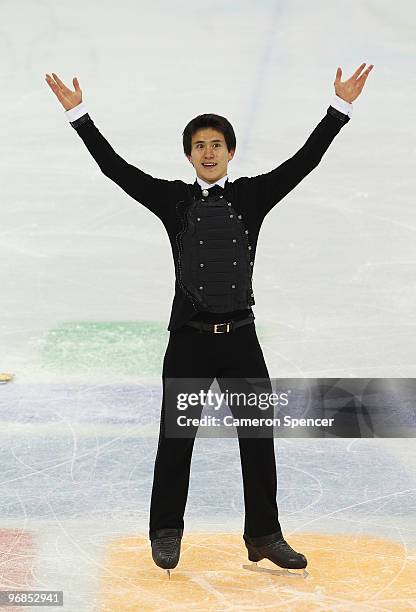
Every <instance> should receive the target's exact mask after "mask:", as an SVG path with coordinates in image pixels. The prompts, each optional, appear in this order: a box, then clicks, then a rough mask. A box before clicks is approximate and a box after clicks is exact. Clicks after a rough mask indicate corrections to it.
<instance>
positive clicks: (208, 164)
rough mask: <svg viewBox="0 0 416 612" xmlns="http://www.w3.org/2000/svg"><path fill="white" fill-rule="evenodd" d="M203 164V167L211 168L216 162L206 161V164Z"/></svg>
mask: <svg viewBox="0 0 416 612" xmlns="http://www.w3.org/2000/svg"><path fill="white" fill-rule="evenodd" d="M202 165H203V166H204V168H213V167H214V166H216V165H217V164H214V163H206V164H204V163H203V164H202Z"/></svg>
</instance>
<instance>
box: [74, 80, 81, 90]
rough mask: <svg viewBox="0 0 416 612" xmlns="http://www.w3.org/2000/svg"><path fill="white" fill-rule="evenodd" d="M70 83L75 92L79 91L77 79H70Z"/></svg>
mask: <svg viewBox="0 0 416 612" xmlns="http://www.w3.org/2000/svg"><path fill="white" fill-rule="evenodd" d="M72 83H73V85H74V88H75V91H81V87H80V86H79V83H78V79H77V77H74V78H73V79H72Z"/></svg>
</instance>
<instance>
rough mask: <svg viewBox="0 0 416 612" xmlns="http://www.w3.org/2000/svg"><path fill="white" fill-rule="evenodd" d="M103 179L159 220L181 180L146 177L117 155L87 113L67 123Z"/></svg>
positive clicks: (148, 175)
mask: <svg viewBox="0 0 416 612" xmlns="http://www.w3.org/2000/svg"><path fill="white" fill-rule="evenodd" d="M70 123H71V125H72V127H73V128H74V129H75V130H76V131H77V133H78V136H80V138H81V139H82V140H83V142H84V144H85V146H86V147H87V149H88V151H89V152H90V153H91V155H92V157H93V158H94V159H95V161H96V162H97V164H98V166H99V167H100V169H101V171H102V172H103V174H104V175H105V176H107V177H108V178H109V179H111V180H112V181H114V182H115V183H116V184H117V185H118V186H119V187H121V189H123V190H124V191H125V192H126V193H128V195H129V196H131V197H132V198H134V199H135V200H137V201H138V202H140V203H141V204H143V205H144V206H145V207H146V208H148V209H149V210H151V211H152V212H153V213H154V214H155V215H157V216H158V217H159V218H160V219H162V220H163V219H164V218H165V217H166V214H167V211H166V207H167V206H168V204H169V201H172V197H173V196H174V194H175V191H177V188H178V184H179V183H181V181H168V180H165V179H159V178H155V177H153V176H151V175H150V174H146V172H143V171H142V170H140V169H139V168H136V167H135V166H133V165H131V164H129V163H128V162H127V161H125V160H124V159H123V158H122V157H120V155H118V154H117V153H116V152H115V150H114V149H113V147H112V146H111V145H110V143H109V142H108V141H107V140H106V139H105V138H104V136H103V135H102V134H101V132H100V131H99V130H98V128H97V127H96V126H95V124H94V122H93V120H92V119H91V117H90V115H89V114H88V113H86V114H84V115H82V116H81V117H79V118H78V119H76V120H75V121H71V122H70Z"/></svg>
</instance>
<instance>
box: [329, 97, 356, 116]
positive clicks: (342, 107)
mask: <svg viewBox="0 0 416 612" xmlns="http://www.w3.org/2000/svg"><path fill="white" fill-rule="evenodd" d="M331 106H333V107H334V108H336V109H337V110H338V111H339V112H340V113H344V115H348V117H351V115H352V104H351V103H350V102H347V101H346V100H343V99H342V98H340V97H339V96H337V95H336V94H335V95H334V97H333V98H332V100H331Z"/></svg>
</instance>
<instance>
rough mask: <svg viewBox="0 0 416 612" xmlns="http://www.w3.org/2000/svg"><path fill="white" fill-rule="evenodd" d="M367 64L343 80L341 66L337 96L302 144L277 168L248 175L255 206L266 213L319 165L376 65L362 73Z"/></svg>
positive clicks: (336, 80) (337, 77)
mask: <svg viewBox="0 0 416 612" xmlns="http://www.w3.org/2000/svg"><path fill="white" fill-rule="evenodd" d="M364 66H365V64H361V66H360V67H359V68H358V69H357V70H356V71H355V72H354V74H353V75H352V76H351V77H350V78H349V79H348V80H347V81H344V82H343V81H341V75H342V70H341V68H338V69H337V73H336V77H335V81H334V87H335V96H334V98H333V100H332V102H331V105H330V106H329V107H328V109H327V112H326V115H325V116H324V118H323V119H322V120H321V121H320V122H319V123H318V125H317V126H316V127H315V129H314V130H313V132H312V134H311V135H310V136H309V138H308V139H307V141H306V142H305V144H304V145H303V147H301V148H300V149H299V151H297V153H295V155H293V157H291V158H290V159H288V160H286V161H285V162H283V163H282V164H281V165H280V166H278V167H277V168H275V169H274V170H271V171H270V172H267V173H265V174H260V175H258V176H255V177H252V178H250V179H248V185H247V186H248V188H250V187H252V188H253V189H254V190H255V193H256V194H257V196H258V199H257V202H256V207H258V209H259V211H261V212H262V213H263V214H264V215H266V214H267V213H268V212H269V211H270V210H271V209H272V208H273V206H275V204H277V203H278V202H279V201H280V200H281V199H282V198H284V197H285V196H286V195H287V194H288V193H289V192H290V191H292V189H293V188H294V187H296V185H298V184H299V183H300V182H301V180H302V179H303V178H305V176H307V175H308V174H309V173H310V172H311V171H312V170H313V169H314V168H316V166H317V165H318V164H319V162H320V161H321V159H322V157H323V155H324V153H325V152H326V151H327V149H328V147H329V145H330V144H331V142H332V141H333V139H334V138H335V136H336V135H337V134H338V132H339V131H340V130H341V128H342V127H343V126H344V125H345V124H346V123H348V121H349V120H350V116H351V113H352V104H351V102H352V101H353V100H355V99H356V98H357V97H358V96H359V95H360V93H361V91H362V89H363V87H364V83H365V80H366V78H367V76H368V74H369V73H370V71H371V70H372V68H373V66H372V65H370V66H369V67H368V68H367V69H366V70H365V71H364V72H363V74H361V76H360V73H361V72H362V70H363V68H364Z"/></svg>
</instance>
